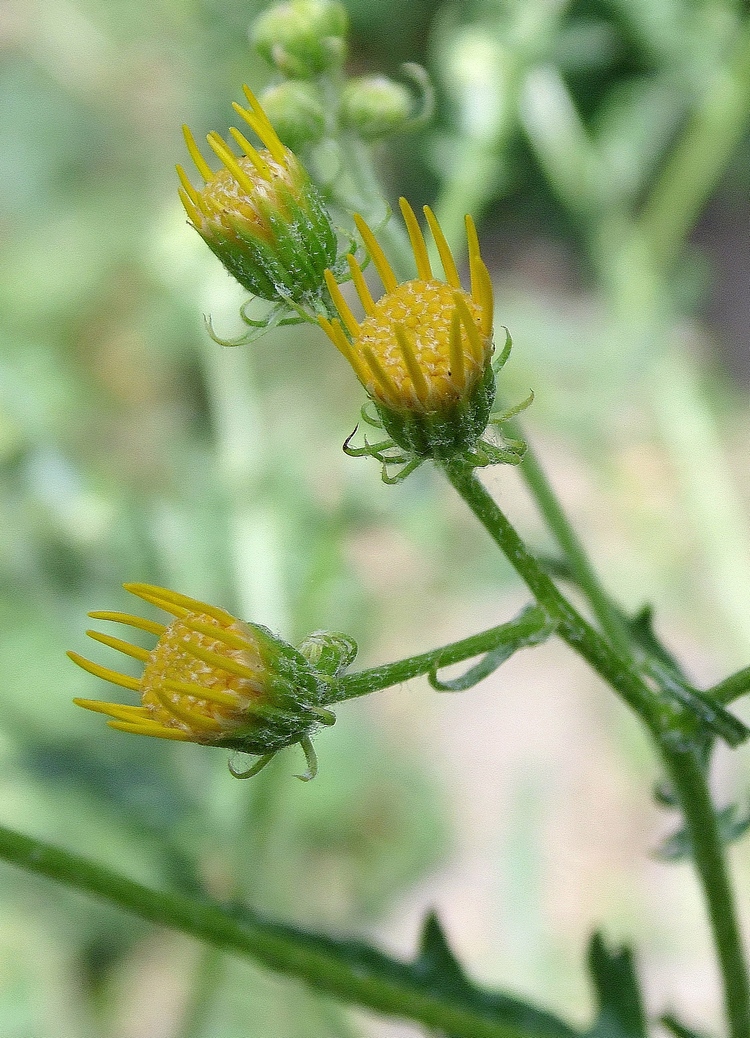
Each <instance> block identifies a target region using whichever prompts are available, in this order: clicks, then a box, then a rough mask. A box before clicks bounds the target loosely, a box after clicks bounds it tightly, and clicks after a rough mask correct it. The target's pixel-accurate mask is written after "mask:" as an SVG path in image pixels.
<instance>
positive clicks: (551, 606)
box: [444, 459, 659, 730]
mask: <svg viewBox="0 0 750 1038" xmlns="http://www.w3.org/2000/svg"><path fill="white" fill-rule="evenodd" d="M444 470H445V473H446V475H447V477H448V479H449V480H450V482H451V483H452V484H453V486H454V487H455V489H456V490H457V491H458V493H459V494H460V495H461V497H463V499H464V501H465V502H466V503H467V505H468V506H469V508H470V509H471V510H472V512H473V513H474V515H476V517H477V519H479V521H480V522H481V523H482V525H483V526H484V527H485V529H486V530H487V532H488V533H489V534H490V536H491V537H492V539H493V540H494V541H495V543H496V544H497V545H498V546H499V547H500V549H501V550H502V551H503V553H504V554H505V556H506V558H507V559H508V561H509V562H510V563H511V565H512V566H513V567H514V569H515V570H516V572H517V573H518V574H519V576H520V577H521V578H522V579H523V580H524V581H525V583H526V585H527V586H528V587H529V589H530V590H531V592H532V593H533V594H534V596H535V597H536V600H537V602H538V603H539V605H541V606H542V607H543V608H544V609H545V610H546V612H547V614H548V615H549V617H550V619H551V620H553V621H555V622H556V623H557V633H558V634H559V635H560V637H561V638H562V639H563V640H564V641H565V642H567V643H568V645H570V647H571V648H572V649H573V650H574V651H575V652H577V653H578V654H579V655H580V656H583V658H584V659H585V660H587V661H588V663H589V664H590V665H591V667H593V669H594V670H595V671H596V672H597V673H598V674H600V675H601V676H602V677H603V678H604V679H605V681H607V682H608V683H609V684H610V685H611V686H612V687H613V688H614V689H615V690H616V691H617V692H618V693H619V694H620V695H621V696H622V698H623V699H624V700H625V702H627V703H628V704H629V705H630V706H631V707H632V708H633V710H635V712H636V713H637V714H638V715H639V716H640V717H642V718H643V720H644V721H645V722H646V723H647V724H648V725H649V727H650V728H652V730H655V728H656V725H657V720H658V705H659V704H658V700H657V698H656V697H655V695H654V693H653V692H652V691H651V690H650V689H649V688H648V686H647V685H646V684H645V683H644V682H643V680H642V679H641V677H640V676H639V674H637V673H636V671H635V670H634V669H633V666H632V664H631V662H630V659H629V657H625V658H623V657H622V656H620V654H619V653H618V652H617V651H616V649H614V648H613V647H612V645H610V643H609V642H608V641H607V640H606V639H605V638H604V637H602V635H601V634H599V632H598V631H597V630H595V628H593V627H592V626H591V624H589V623H588V621H587V620H585V619H584V618H583V617H582V616H581V615H580V613H579V612H578V611H577V610H576V609H575V608H574V606H573V605H571V603H570V602H569V601H568V600H567V598H565V596H564V595H563V594H562V593H561V592H560V591H559V590H558V588H557V587H556V585H555V584H554V583H553V581H552V580H551V579H550V578H549V576H548V575H547V574H546V573H545V572H544V570H543V569H542V567H541V566H540V565H539V563H538V561H537V560H536V559H535V558H534V556H533V555H532V554H531V552H530V551H529V550H528V549H527V548H526V545H525V544H524V543H523V541H522V540H521V538H520V537H519V536H518V534H517V533H516V531H515V529H514V528H513V526H511V524H510V523H509V522H508V520H507V519H506V518H505V516H504V514H503V513H502V511H501V510H500V508H499V507H498V506H497V504H496V503H495V501H494V500H493V499H492V497H491V496H490V494H488V492H487V491H486V490H485V488H484V487H483V486H482V484H481V483H480V482H479V480H478V479H477V478H476V476H475V475H474V472H473V469H472V466H471V465H470V464H469V463H467V462H466V461H463V460H462V459H454V460H453V461H450V462H448V463H446V464H445V466H444Z"/></svg>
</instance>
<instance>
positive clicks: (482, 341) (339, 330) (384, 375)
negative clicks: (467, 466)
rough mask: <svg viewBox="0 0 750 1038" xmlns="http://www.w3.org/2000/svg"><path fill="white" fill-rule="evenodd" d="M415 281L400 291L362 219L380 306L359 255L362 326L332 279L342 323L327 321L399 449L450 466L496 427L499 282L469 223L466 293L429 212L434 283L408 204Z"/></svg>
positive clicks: (404, 206) (356, 278) (355, 269)
mask: <svg viewBox="0 0 750 1038" xmlns="http://www.w3.org/2000/svg"><path fill="white" fill-rule="evenodd" d="M400 206H401V212H402V214H403V217H404V221H405V223H406V228H407V231H408V232H409V238H410V240H411V245H412V250H413V252H414V258H415V261H416V267H417V277H416V278H414V279H412V280H410V281H405V282H402V283H401V284H399V282H398V280H397V278H396V275H395V274H394V272H393V270H392V268H391V266H390V264H389V263H388V260H387V259H386V257H385V254H384V253H383V250H382V249H381V247H380V245H379V244H378V242H377V240H376V238H375V236H374V234H373V233H372V231H371V230H370V228H369V227H368V226H367V224H366V223H365V222H364V220H363V219H362V218H361V217H360V216H355V220H356V223H357V228H358V229H359V232H360V234H361V235H362V238H363V239H364V242H365V245H366V246H367V249H368V251H369V253H370V256H371V257H372V261H373V263H374V265H375V268H376V270H377V272H378V274H379V276H380V279H381V281H382V282H383V287H384V289H385V294H384V295H382V296H381V297H380V299H378V301H377V302H375V301H374V299H373V297H372V295H371V294H370V291H369V288H368V287H367V284H366V283H365V279H364V277H363V275H362V269H361V267H360V265H359V264H358V263H357V261H356V259H355V258H354V257H353V256H348V257H347V260H348V262H349V267H350V270H351V275H352V280H353V282H354V286H355V288H356V290H357V294H358V295H359V299H360V301H361V303H362V307H363V309H364V318H363V319H362V320H361V321H360V320H357V318H356V317H355V316H354V314H353V313H352V311H351V309H350V308H349V306H348V304H347V302H346V300H345V299H344V296H343V294H342V292H341V289H340V288H339V286H338V285H337V284H336V281H335V279H334V277H333V275H332V274H331V272H330V271H326V283H327V285H328V290H329V292H330V294H331V298H332V299H333V302H334V305H335V307H336V309H337V310H338V313H339V315H340V318H341V319H340V320H338V319H334V320H332V321H329V320H327V319H326V318H322V317H321V318H319V320H320V324H321V326H322V327H323V329H324V331H325V332H326V334H327V335H328V336H329V338H330V339H331V340H332V342H333V343H334V345H335V346H337V347H338V349H339V350H340V351H341V353H343V355H344V356H345V357H346V359H347V360H348V361H349V363H350V364H351V366H352V367H353V368H354V371H355V373H356V375H357V377H358V378H359V380H360V382H361V383H362V385H363V386H364V388H365V389H366V390H367V392H368V394H369V395H370V397H371V398H372V400H373V401H374V403H375V406H376V408H377V410H378V413H379V415H380V418H381V419H382V421H383V424H384V426H385V428H386V430H387V431H388V432H389V434H390V435H391V436H392V437H393V439H394V441H395V442H396V443H397V444H399V446H401V447H404V448H406V449H407V450H409V451H412V452H413V453H415V454H417V455H420V456H433V457H448V456H451V455H452V454H455V453H457V452H458V451H459V450H463V449H465V448H467V447H471V446H473V444H474V443H475V442H476V440H477V439H478V437H479V436H481V435H482V433H483V432H484V430H485V428H486V427H487V422H488V419H489V413H490V410H491V407H492V402H493V400H494V394H495V381H494V375H493V372H492V368H491V364H490V361H491V358H492V353H493V344H492V319H493V297H492V282H491V280H490V276H489V273H488V271H487V268H486V266H485V265H484V262H483V261H482V258H481V255H480V253H479V242H478V240H477V234H476V230H475V227H474V224H473V222H472V220H471V217H469V216H467V217H466V231H467V236H468V243H469V270H470V276H471V291H470V292H466V291H465V290H464V289H463V288H462V286H461V281H460V278H459V276H458V271H457V269H456V264H455V261H454V259H453V256H452V254H451V251H450V248H449V246H448V243H447V241H446V240H445V236H444V235H443V232H442V230H441V229H440V225H439V224H438V222H437V220H436V218H435V216H434V214H433V213H432V210H431V209H430V208H429V206H425V207H424V213H425V216H426V218H427V223H428V225H429V227H430V231H431V232H432V236H433V238H434V240H435V245H436V246H437V251H438V254H439V256H440V260H441V263H442V267H443V273H444V279H440V278H438V277H436V276H435V274H434V273H433V271H432V265H431V263H430V258H429V255H428V252H427V245H426V243H425V239H424V236H423V234H422V231H421V229H420V227H419V224H418V222H417V218H416V216H415V215H414V211H413V210H412V208H411V206H410V205H409V203H408V202H407V201H406V199H404V198H402V199H401V200H400Z"/></svg>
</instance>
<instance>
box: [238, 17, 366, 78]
mask: <svg viewBox="0 0 750 1038" xmlns="http://www.w3.org/2000/svg"><path fill="white" fill-rule="evenodd" d="M347 29H348V18H347V13H346V8H345V7H344V5H343V4H340V3H338V2H336V0H291V2H289V3H283V4H276V5H275V6H274V7H271V8H270V9H269V10H268V11H266V12H265V13H264V14H262V15H261V16H260V17H259V18H258V19H257V21H256V22H255V24H254V26H253V29H252V33H251V36H252V41H253V44H254V45H255V48H256V50H257V51H258V53H259V54H260V55H261V56H262V57H264V58H265V59H266V61H268V62H270V63H271V64H272V65H274V66H275V67H276V68H277V69H278V70H279V72H282V73H283V74H284V75H285V76H289V77H290V78H291V79H308V78H310V77H312V76H318V75H320V74H321V73H323V72H328V71H329V70H330V69H335V68H339V67H340V66H341V65H342V64H343V62H344V59H345V58H346V34H347Z"/></svg>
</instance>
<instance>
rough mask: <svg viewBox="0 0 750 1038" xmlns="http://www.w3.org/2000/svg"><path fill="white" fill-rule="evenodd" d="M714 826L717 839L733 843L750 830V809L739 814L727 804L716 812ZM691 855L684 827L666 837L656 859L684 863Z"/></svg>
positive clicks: (687, 834)
mask: <svg viewBox="0 0 750 1038" xmlns="http://www.w3.org/2000/svg"><path fill="white" fill-rule="evenodd" d="M716 824H717V827H718V830H719V839H720V840H721V842H722V843H723V844H725V845H726V844H730V843H734V841H735V840H739V838H740V837H741V836H744V835H745V833H746V832H747V831H748V829H750V808H746V809H745V811H744V812H740V809H739V807H738V806H737V804H729V806H728V807H725V808H723V809H722V810H721V811H717V812H716ZM692 853H693V848H692V843H691V840H690V834H689V833H688V831H687V829H685V828H684V827H682V828H680V829H678V830H677V832H676V833H673V834H672V835H671V836H669V837H667V839H666V840H665V841H664V843H663V844H662V846H661V847H660V848H659V850H658V851H657V857H658V858H661V860H662V861H684V860H685V859H686V858H690V857H691V855H692Z"/></svg>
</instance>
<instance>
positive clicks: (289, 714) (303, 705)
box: [68, 584, 333, 757]
mask: <svg viewBox="0 0 750 1038" xmlns="http://www.w3.org/2000/svg"><path fill="white" fill-rule="evenodd" d="M124 586H125V588H126V590H127V591H130V592H131V593H132V594H134V595H136V596H137V597H138V598H141V599H143V600H144V601H145V602H149V603H151V604H153V605H156V606H158V607H159V608H160V609H163V610H165V611H166V612H168V613H170V614H171V615H172V616H173V617H174V619H173V620H172V621H171V622H170V623H169V624H167V625H164V624H161V623H156V622H154V621H153V620H145V619H143V618H142V617H139V616H132V615H131V614H129V613H117V612H95V613H89V616H91V617H93V618H94V619H96V620H111V621H114V622H115V623H120V624H125V625H126V626H128V627H134V628H136V629H138V630H141V631H147V632H148V633H149V634H154V635H156V636H157V638H158V641H157V643H156V645H155V646H154V648H153V649H152V650H151V651H150V652H149V651H148V650H146V649H143V648H141V647H140V646H137V645H132V644H130V643H129V642H126V641H122V640H121V639H120V638H113V637H111V636H110V635H107V634H100V633H99V632H98V631H87V632H86V633H87V634H88V635H89V636H90V637H91V638H93V639H94V640H95V641H97V642H101V643H102V644H104V645H107V646H109V647H110V648H113V649H117V650H118V651H120V652H123V653H125V655H127V656H132V657H133V658H135V659H137V660H140V661H141V662H142V663H143V673H142V675H141V677H140V678H134V677H129V676H128V675H126V674H120V673H119V672H118V671H115V670H110V669H109V668H108V667H102V666H100V665H99V664H98V663H92V662H91V661H90V660H87V659H85V658H84V657H83V656H80V655H79V654H78V653H76V652H69V653H68V655H69V656H70V658H71V659H72V660H73V661H74V662H75V663H77V664H78V665H79V666H80V667H83V669H84V670H86V671H88V672H89V673H90V674H94V675H95V676H97V677H100V678H104V679H105V680H106V681H111V682H113V683H114V684H115V685H120V686H121V687H122V688H126V689H129V690H130V691H131V692H135V693H136V694H137V695H139V696H140V705H139V706H126V705H121V704H116V703H107V702H101V701H99V700H92V699H76V700H74V702H75V703H76V704H77V705H78V706H82V707H85V708H86V709H87V710H93V711H95V712H97V713H102V714H106V715H107V716H109V717H110V718H112V720H110V721H109V722H108V724H109V725H110V727H111V728H116V729H118V730H119V731H123V732H133V733H134V734H136V735H151V736H155V737H156V738H159V739H173V740H177V741H180V742H197V743H203V744H207V745H212V746H225V747H229V748H232V749H237V750H242V751H244V752H246V753H255V754H260V755H261V756H266V757H267V756H268V755H270V754H273V753H275V752H276V751H277V750H279V749H281V748H282V747H284V746H289V745H291V744H292V743H295V742H300V741H303V740H305V739H306V738H307V736H308V735H309V733H310V731H311V730H312V729H313V728H314V727H316V726H317V725H319V724H321V723H324V724H331V723H333V715H332V714H331V713H330V711H327V710H325V709H323V708H322V707H321V706H320V705H319V703H320V697H321V686H320V684H319V682H318V681H317V679H316V676H315V674H314V672H313V671H312V669H311V667H310V666H309V664H308V663H307V660H306V659H305V658H304V656H302V654H301V653H299V652H298V651H297V650H296V649H294V648H293V647H292V646H291V645H287V643H286V642H282V641H281V640H280V639H278V638H275V637H274V636H273V635H272V634H271V633H270V632H269V631H268V630H267V629H266V628H264V627H260V626H258V625H256V624H249V623H245V622H244V621H242V620H238V619H236V618H235V617H234V616H232V615H231V614H230V613H228V612H226V611H225V610H224V609H220V608H217V607H216V606H211V605H208V604H207V603H205V602H199V601H197V600H196V599H194V598H188V597H187V596H186V595H181V594H178V593H177V592H176V591H168V590H167V589H166V588H160V587H153V586H152V585H150V584H125V585H124Z"/></svg>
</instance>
